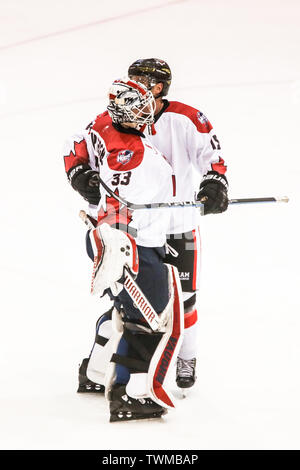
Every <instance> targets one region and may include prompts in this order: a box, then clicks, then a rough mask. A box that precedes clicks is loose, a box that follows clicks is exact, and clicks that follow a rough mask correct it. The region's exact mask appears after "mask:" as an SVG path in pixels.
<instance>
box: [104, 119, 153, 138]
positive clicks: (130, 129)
mask: <svg viewBox="0 0 300 470" xmlns="http://www.w3.org/2000/svg"><path fill="white" fill-rule="evenodd" d="M112 125H113V127H114V128H115V129H116V130H117V131H118V132H122V133H123V134H134V135H139V136H140V137H145V135H144V134H143V133H142V132H141V131H138V130H137V129H134V127H123V126H121V124H117V123H115V122H113V123H112Z"/></svg>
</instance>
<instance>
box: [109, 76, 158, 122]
mask: <svg viewBox="0 0 300 470" xmlns="http://www.w3.org/2000/svg"><path fill="white" fill-rule="evenodd" d="M155 107H156V105H155V99H154V96H153V95H152V93H151V91H150V90H147V88H146V87H145V86H144V85H142V84H141V83H137V82H135V81H133V80H129V79H124V80H115V81H114V82H113V84H112V86H111V88H110V90H109V105H108V106H107V110H108V113H109V115H110V117H111V119H112V121H113V122H114V123H116V124H124V123H132V124H136V126H134V127H136V128H138V129H140V128H141V127H142V126H144V125H151V124H153V123H154V112H155Z"/></svg>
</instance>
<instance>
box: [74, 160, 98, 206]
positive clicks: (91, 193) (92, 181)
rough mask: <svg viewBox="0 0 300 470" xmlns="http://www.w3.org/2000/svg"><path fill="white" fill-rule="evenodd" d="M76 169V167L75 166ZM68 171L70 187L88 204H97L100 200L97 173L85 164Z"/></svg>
mask: <svg viewBox="0 0 300 470" xmlns="http://www.w3.org/2000/svg"><path fill="white" fill-rule="evenodd" d="M75 170H76V168H75ZM75 170H74V172H73V174H72V172H70V176H69V180H70V183H71V185H72V187H73V188H74V189H75V190H76V191H78V192H79V194H80V195H81V196H82V197H83V198H84V199H85V200H86V201H88V202H89V203H90V204H94V205H98V203H99V201H100V191H99V173H98V171H94V170H91V169H90V168H88V167H86V166H83V165H82V166H81V168H79V169H78V170H77V171H75Z"/></svg>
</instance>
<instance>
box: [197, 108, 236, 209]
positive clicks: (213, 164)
mask: <svg viewBox="0 0 300 470" xmlns="http://www.w3.org/2000/svg"><path fill="white" fill-rule="evenodd" d="M193 123H194V126H192V125H191V126H190V129H189V145H190V151H191V159H192V162H193V164H194V166H195V167H196V168H197V169H198V170H199V171H200V173H201V174H202V175H203V179H202V181H201V183H200V188H199V192H198V195H197V199H198V200H202V201H203V202H204V214H205V215H206V214H217V213H220V212H224V211H226V209H227V207H228V181H227V178H226V176H225V173H226V171H227V167H226V165H225V162H224V159H223V158H222V150H221V144H220V141H219V139H218V137H217V135H216V133H215V130H214V129H213V127H212V125H211V123H210V122H209V121H208V119H207V118H206V116H204V115H203V114H202V113H201V112H200V111H198V112H197V113H195V116H194V119H193Z"/></svg>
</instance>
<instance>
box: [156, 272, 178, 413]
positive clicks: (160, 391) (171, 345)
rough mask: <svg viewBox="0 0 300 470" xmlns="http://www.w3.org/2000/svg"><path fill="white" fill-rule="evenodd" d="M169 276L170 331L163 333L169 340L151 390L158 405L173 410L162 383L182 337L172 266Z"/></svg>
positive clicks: (159, 362) (176, 289) (161, 356)
mask: <svg viewBox="0 0 300 470" xmlns="http://www.w3.org/2000/svg"><path fill="white" fill-rule="evenodd" d="M171 275H172V284H173V289H174V302H173V322H172V330H171V331H170V332H169V333H167V332H166V333H165V335H168V336H169V339H168V341H167V343H166V345H165V347H164V349H163V350H162V352H161V354H160V357H159V358H158V361H157V366H156V369H155V372H154V375H153V379H152V390H153V393H154V396H155V397H156V398H157V399H158V400H159V403H160V404H162V403H163V404H164V405H167V406H168V407H171V408H174V404H173V401H172V399H171V397H170V396H169V394H168V393H167V391H166V390H165V388H164V382H165V378H166V376H167V374H168V372H169V370H170V366H171V364H172V362H173V361H172V359H175V356H174V353H175V351H177V350H178V347H177V346H178V344H179V340H180V339H181V336H182V315H183V308H182V304H181V299H180V295H179V290H178V284H177V280H176V277H175V270H174V267H173V266H171Z"/></svg>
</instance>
